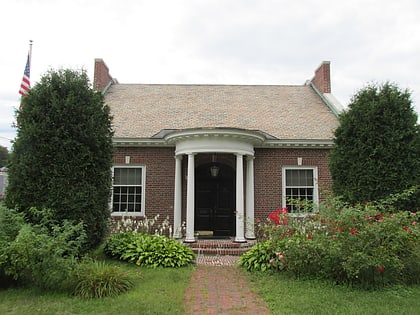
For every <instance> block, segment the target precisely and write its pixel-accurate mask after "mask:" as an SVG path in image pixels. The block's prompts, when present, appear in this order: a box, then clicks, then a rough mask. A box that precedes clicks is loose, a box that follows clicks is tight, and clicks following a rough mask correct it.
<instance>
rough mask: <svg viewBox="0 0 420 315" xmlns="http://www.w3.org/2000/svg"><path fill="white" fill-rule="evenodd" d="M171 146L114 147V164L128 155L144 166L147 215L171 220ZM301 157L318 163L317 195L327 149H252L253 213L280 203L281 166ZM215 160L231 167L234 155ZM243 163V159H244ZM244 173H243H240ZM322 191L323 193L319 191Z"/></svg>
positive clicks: (203, 159) (326, 184)
mask: <svg viewBox="0 0 420 315" xmlns="http://www.w3.org/2000/svg"><path fill="white" fill-rule="evenodd" d="M174 151H175V150H174V148H117V149H116V153H115V156H114V164H115V165H126V164H125V156H130V165H145V166H146V198H145V199H146V204H145V213H146V216H147V217H148V218H152V217H154V216H155V215H156V214H160V216H161V219H164V218H165V217H166V216H169V217H170V222H171V224H173V203H174V183H175V158H174V155H175V152H174ZM298 157H301V158H302V166H317V167H318V188H319V196H320V199H322V197H323V195H324V193H325V192H327V191H330V190H331V185H332V182H331V176H330V172H329V169H328V150H325V149H256V150H255V159H254V172H255V178H254V182H255V217H256V218H260V219H265V218H266V217H267V216H268V214H269V213H270V212H271V211H273V210H276V209H278V208H280V207H281V205H282V167H283V166H297V165H298V164H297V163H298V162H297V158H298ZM210 158H211V155H204V154H199V155H196V159H195V164H196V167H197V166H199V165H200V164H201V163H207V162H209V161H211V160H210ZM217 160H218V161H219V162H222V161H223V162H224V163H226V164H228V165H231V166H232V167H235V166H234V165H235V161H236V160H235V157H234V155H230V154H225V155H217ZM187 162H188V159H187V157H184V159H183V162H182V168H183V170H182V174H183V175H182V185H183V214H182V220H183V221H185V212H186V210H185V205H186V180H185V178H186V174H187V164H188V163H187ZM244 165H246V161H244ZM244 177H245V174H244ZM323 192H324V193H323Z"/></svg>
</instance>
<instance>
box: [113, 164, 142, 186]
mask: <svg viewBox="0 0 420 315" xmlns="http://www.w3.org/2000/svg"><path fill="white" fill-rule="evenodd" d="M141 171H142V169H141V168H114V185H141V180H142V172H141Z"/></svg>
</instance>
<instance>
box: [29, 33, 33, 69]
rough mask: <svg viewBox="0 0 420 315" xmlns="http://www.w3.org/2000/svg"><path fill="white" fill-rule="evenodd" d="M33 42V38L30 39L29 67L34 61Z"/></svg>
mask: <svg viewBox="0 0 420 315" xmlns="http://www.w3.org/2000/svg"><path fill="white" fill-rule="evenodd" d="M32 43H33V40H32V39H30V40H29V67H30V66H31V63H32Z"/></svg>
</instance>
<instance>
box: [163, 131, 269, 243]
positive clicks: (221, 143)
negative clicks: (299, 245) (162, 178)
mask: <svg viewBox="0 0 420 315" xmlns="http://www.w3.org/2000/svg"><path fill="white" fill-rule="evenodd" d="M165 140H166V142H167V143H168V144H172V145H173V144H175V147H176V148H175V195H174V231H175V235H174V236H175V237H177V238H180V237H181V236H182V235H181V221H182V175H181V174H182V159H183V157H184V156H187V159H188V164H187V165H188V167H187V183H186V185H187V190H186V191H187V196H186V237H185V242H195V241H196V240H195V236H194V231H195V226H194V224H195V219H194V215H195V204H196V202H195V157H196V156H197V155H198V154H208V153H224V154H233V155H234V156H235V158H236V174H235V181H236V183H235V204H236V206H235V207H236V208H235V213H236V219H235V231H236V235H235V241H236V242H245V241H246V239H254V238H255V234H254V145H256V144H260V143H262V142H263V141H264V135H263V134H261V133H260V132H257V131H248V130H242V129H232V128H211V129H210V128H209V129H207V128H205V129H203V128H200V129H186V130H181V131H175V132H172V133H170V134H168V135H166V137H165ZM244 159H245V163H246V168H245V170H246V174H245V178H246V181H245V183H246V187H245V189H244ZM245 196H246V198H245ZM245 200H246V204H245Z"/></svg>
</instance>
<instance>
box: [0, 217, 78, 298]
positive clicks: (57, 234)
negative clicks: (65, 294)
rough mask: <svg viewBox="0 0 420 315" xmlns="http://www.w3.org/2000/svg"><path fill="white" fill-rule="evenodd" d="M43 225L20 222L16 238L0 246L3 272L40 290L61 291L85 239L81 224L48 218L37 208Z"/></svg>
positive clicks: (65, 284) (65, 286)
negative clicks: (60, 221) (55, 221)
mask: <svg viewBox="0 0 420 315" xmlns="http://www.w3.org/2000/svg"><path fill="white" fill-rule="evenodd" d="M33 211H34V212H37V215H40V216H42V219H41V222H42V224H37V225H32V224H28V223H24V224H22V226H21V227H20V229H19V232H18V234H17V235H16V237H15V238H14V239H13V240H11V241H10V242H9V243H8V244H7V245H6V246H4V247H2V249H1V262H0V265H1V267H2V269H3V271H4V273H5V275H8V276H11V277H12V278H13V279H15V280H17V281H19V282H23V283H31V284H34V285H35V286H37V287H39V288H42V289H52V290H62V289H66V288H67V287H68V285H69V283H68V281H69V279H70V276H69V275H70V274H71V273H72V272H73V269H74V268H75V266H76V264H77V260H78V257H79V253H80V249H81V247H82V245H83V243H84V241H85V237H86V235H85V232H84V229H83V225H82V224H76V225H75V224H72V223H71V222H69V221H66V220H65V221H63V222H62V223H61V224H55V223H53V222H52V221H49V216H48V210H42V211H37V210H36V209H33Z"/></svg>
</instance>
